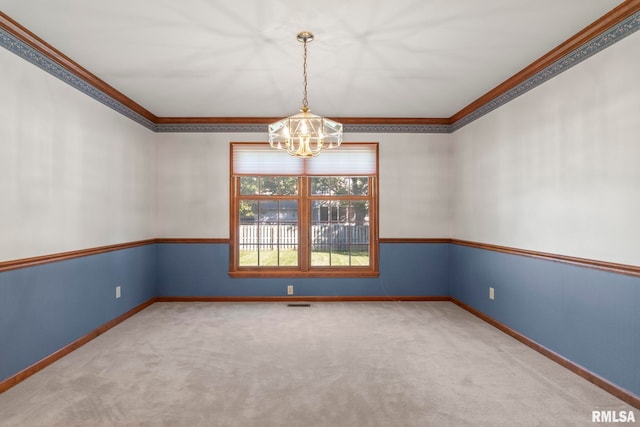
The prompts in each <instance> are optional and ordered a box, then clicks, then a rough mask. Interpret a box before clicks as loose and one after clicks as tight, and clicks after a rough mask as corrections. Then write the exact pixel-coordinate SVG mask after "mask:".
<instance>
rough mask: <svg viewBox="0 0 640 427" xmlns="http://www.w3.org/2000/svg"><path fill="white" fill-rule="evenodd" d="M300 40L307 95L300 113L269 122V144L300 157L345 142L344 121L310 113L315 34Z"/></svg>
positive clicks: (305, 92) (308, 155) (318, 152)
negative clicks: (309, 62) (309, 49)
mask: <svg viewBox="0 0 640 427" xmlns="http://www.w3.org/2000/svg"><path fill="white" fill-rule="evenodd" d="M297 40H298V41H300V42H302V43H304V67H303V70H304V73H303V77H304V96H303V99H302V108H301V109H300V113H298V114H295V115H293V116H290V117H286V118H284V119H282V120H278V121H277V122H275V123H271V124H270V125H269V144H270V145H271V147H273V148H277V149H280V150H285V151H286V152H287V153H289V154H290V155H292V156H296V157H302V158H306V157H313V156H317V155H318V154H320V152H321V151H322V150H325V149H331V148H335V147H338V146H339V145H340V144H341V143H342V124H340V123H338V122H336V121H334V120H331V119H327V118H324V117H321V116H316V115H315V114H311V113H310V112H309V106H308V102H307V43H308V42H310V41H311V40H313V34H311V33H309V32H302V33H300V34H298V35H297Z"/></svg>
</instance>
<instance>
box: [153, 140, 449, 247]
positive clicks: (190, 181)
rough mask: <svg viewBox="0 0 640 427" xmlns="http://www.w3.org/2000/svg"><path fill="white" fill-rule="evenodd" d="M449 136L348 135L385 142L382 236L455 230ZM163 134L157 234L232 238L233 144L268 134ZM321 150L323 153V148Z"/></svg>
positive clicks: (444, 233) (443, 233) (436, 234)
mask: <svg viewBox="0 0 640 427" xmlns="http://www.w3.org/2000/svg"><path fill="white" fill-rule="evenodd" d="M450 139H451V135H446V134H444V135H435V134H432V135H424V134H351V133H347V134H345V141H346V142H349V141H351V142H379V143H380V144H379V149H380V153H379V154H380V160H379V161H380V172H379V173H380V237H393V238H411V237H448V236H449V235H450V234H451V225H450V221H451V211H450V195H449V188H450V183H449V179H450V170H451V144H450ZM157 140H158V193H157V194H158V200H157V203H158V207H157V224H158V229H157V230H158V233H157V234H158V237H206V238H228V237H229V143H230V142H232V141H234V142H240V141H254V142H255V141H266V140H267V133H266V129H265V132H264V133H259V134H247V133H235V134H223V133H202V134H198V133H185V134H171V133H163V134H158V135H157ZM320 155H322V154H320Z"/></svg>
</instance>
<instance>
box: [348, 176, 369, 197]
mask: <svg viewBox="0 0 640 427" xmlns="http://www.w3.org/2000/svg"><path fill="white" fill-rule="evenodd" d="M350 179H351V194H353V195H354V196H368V195H369V178H368V177H366V176H356V177H352V178H350Z"/></svg>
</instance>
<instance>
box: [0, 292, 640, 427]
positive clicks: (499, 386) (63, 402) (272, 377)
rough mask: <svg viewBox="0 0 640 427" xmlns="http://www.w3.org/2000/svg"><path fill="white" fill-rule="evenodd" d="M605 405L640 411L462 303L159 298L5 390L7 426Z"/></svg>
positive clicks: (446, 416)
mask: <svg viewBox="0 0 640 427" xmlns="http://www.w3.org/2000/svg"><path fill="white" fill-rule="evenodd" d="M593 410H615V411H620V410H624V411H630V410H634V408H632V407H630V406H629V405H627V404H625V403H624V402H622V401H620V400H618V399H617V398H615V397H613V396H611V395H610V394H608V393H606V392H605V391H603V390H601V389H599V388H598V387H596V386H594V385H592V384H591V383H589V382H587V381H585V380H583V379H581V378H580V377H578V376H576V375H575V374H573V373H571V372H569V371H567V370H565V369H564V368H562V367H561V366H559V365H557V364H556V363H554V362H552V361H550V360H548V359H546V358H545V357H543V356H541V355H540V354H538V353H536V352H535V351H533V350H531V349H529V348H528V347H526V346H524V345H523V344H521V343H519V342H518V341H516V340H514V339H512V338H511V337H509V336H507V335H505V334H503V333H502V332H500V331H498V330H497V329H495V328H493V327H492V326H490V325H488V324H486V323H484V322H483V321H481V320H479V319H477V318H476V317H474V316H473V315H471V314H469V313H467V312H466V311H464V310H462V309H461V308H459V307H457V306H456V305H454V304H453V303H450V302H388V303H369V302H367V303H312V304H311V307H308V308H304V307H287V306H286V304H284V303H238V304H231V303H156V304H154V305H152V306H151V307H149V308H147V309H146V310H144V311H142V312H140V313H138V314H137V315H135V316H133V317H132V318H130V319H129V320H127V321H125V322H123V323H122V324H120V325H118V326H116V327H115V328H113V329H111V330H110V331H108V332H107V333H105V334H104V335H101V336H99V337H98V338H96V339H95V340H93V341H91V342H90V343H88V344H87V345H85V346H84V347H82V348H80V349H79V350H76V351H75V352H73V353H71V354H70V355H68V356H66V357H64V358H63V359H61V360H60V361H58V362H56V363H54V364H53V365H51V366H49V367H48V368H46V369H44V370H43V371H41V372H39V373H37V374H36V375H34V376H33V377H31V378H29V379H27V380H26V381H24V382H22V383H20V384H18V385H17V386H16V387H14V388H12V389H10V390H8V391H7V392H5V393H3V394H1V395H0V426H20V427H30V426H34V427H36V426H467V425H468V426H517V425H523V426H533V425H540V426H572V425H576V426H585V425H594V424H592V423H591V413H592V411H593ZM634 411H635V412H634V413H635V417H636V419H639V418H640V411H639V410H637V409H636V410H634Z"/></svg>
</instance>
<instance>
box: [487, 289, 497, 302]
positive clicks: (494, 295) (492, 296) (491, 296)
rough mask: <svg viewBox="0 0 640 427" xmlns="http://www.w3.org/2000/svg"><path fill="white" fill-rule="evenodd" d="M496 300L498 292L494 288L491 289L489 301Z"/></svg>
mask: <svg viewBox="0 0 640 427" xmlns="http://www.w3.org/2000/svg"><path fill="white" fill-rule="evenodd" d="M495 298H496V292H495V290H494V289H493V288H489V299H490V300H494V299H495Z"/></svg>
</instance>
